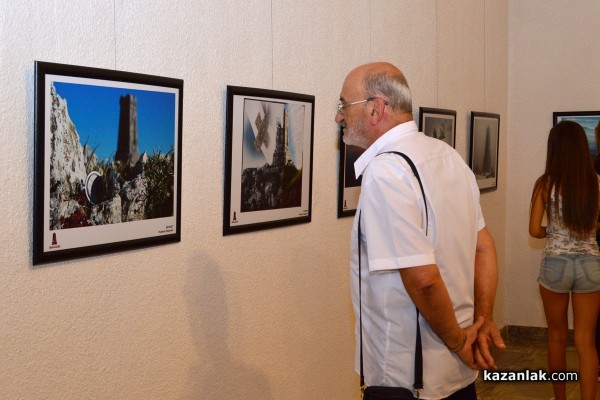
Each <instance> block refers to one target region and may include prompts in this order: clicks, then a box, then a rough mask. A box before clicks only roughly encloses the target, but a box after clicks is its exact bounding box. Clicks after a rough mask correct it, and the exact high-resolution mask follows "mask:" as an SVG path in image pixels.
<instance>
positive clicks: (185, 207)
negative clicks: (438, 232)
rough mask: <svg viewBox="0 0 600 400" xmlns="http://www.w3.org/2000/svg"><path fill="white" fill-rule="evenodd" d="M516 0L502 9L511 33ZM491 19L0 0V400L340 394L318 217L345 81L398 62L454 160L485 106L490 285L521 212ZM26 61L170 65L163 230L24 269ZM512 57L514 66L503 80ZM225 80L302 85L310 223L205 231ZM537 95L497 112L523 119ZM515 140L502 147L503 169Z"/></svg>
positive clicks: (345, 304)
mask: <svg viewBox="0 0 600 400" xmlns="http://www.w3.org/2000/svg"><path fill="white" fill-rule="evenodd" d="M588 3H590V4H589V5H590V7H591V3H592V1H589V2H588ZM528 4H529V3H528ZM565 7H566V6H565ZM525 8H528V6H525V5H523V6H520V5H513V6H512V11H513V12H512V14H511V15H512V16H513V17H514V18H515V20H516V22H514V23H513V25H516V28H517V29H516V32H513V35H517V37H516V39H517V40H525V38H524V37H522V36H525V35H526V34H528V33H529V32H520V31H519V29H520V30H524V29H525V26H524V25H526V23H527V22H528V21H525V20H521V18H523V17H521V16H520V15H519V13H518V12H517V11H520V10H521V9H525ZM539 8H545V6H544V5H543V3H541V2H539V5H538V6H537V7H536V8H534V9H532V10H531V11H534V10H537V9H539ZM563 8H564V7H563ZM559 10H560V9H559ZM507 15H508V4H507V3H506V2H504V1H495V0H460V1H454V2H446V1H436V0H425V1H422V0H404V1H389V0H331V1H326V2H323V1H315V0H307V1H300V2H299V1H293V0H248V1H237V0H224V1H220V2H214V1H206V0H194V1H192V0H179V1H159V0H155V1H121V0H112V1H84V0H54V1H51V0H48V1H16V0H0V74H1V75H0V87H1V88H2V96H0V131H1V132H2V135H3V136H2V137H3V145H2V146H1V147H0V155H1V157H0V170H1V171H2V173H0V185H1V187H2V190H1V191H0V204H1V205H2V207H0V218H1V220H2V221H4V224H3V225H4V229H3V232H2V235H0V251H1V253H2V257H1V260H0V298H1V301H0V360H1V362H0V382H1V384H0V398H1V399H27V400H28V399H57V400H58V399H60V400H66V399H81V398H88V399H157V400H158V399H161V400H162V399H259V398H260V399H277V400H292V399H298V400H299V399H340V400H347V399H353V398H354V399H358V398H359V391H358V390H357V386H358V378H357V376H356V374H355V373H354V371H353V359H354V355H353V350H354V337H353V324H354V317H353V315H352V310H351V305H350V296H349V291H348V277H347V268H348V259H349V257H348V249H349V231H350V226H351V223H352V219H351V218H345V219H337V218H336V215H337V209H336V207H337V169H338V164H337V163H338V156H337V151H338V149H337V136H336V132H337V130H336V125H335V122H334V112H335V106H336V103H337V99H338V96H339V91H340V88H341V84H342V81H343V78H344V76H345V75H346V73H347V72H348V71H349V70H350V69H351V68H353V67H355V66H356V65H358V64H362V63H365V62H368V61H375V60H389V61H391V62H393V63H395V64H397V65H398V66H399V67H400V68H402V69H403V70H404V72H405V74H406V76H407V78H408V81H409V83H410V85H411V87H412V90H413V92H414V108H415V111H418V108H419V107H420V106H426V107H441V108H451V109H455V110H457V115H458V119H457V138H456V143H457V146H456V147H457V149H458V150H459V152H460V153H461V155H463V156H464V158H465V159H467V155H468V147H469V144H468V143H469V140H468V125H469V113H470V111H472V110H475V111H489V112H497V113H500V114H501V115H502V121H501V124H500V127H501V133H500V137H501V139H500V143H501V145H500V152H501V154H500V167H499V171H500V172H499V188H498V190H497V191H493V192H488V193H485V194H484V195H483V196H482V204H483V207H484V213H485V215H486V218H487V221H488V226H489V228H490V230H491V231H492V233H493V234H494V236H495V237H496V240H497V246H498V250H499V258H500V260H501V271H502V273H501V279H502V280H503V282H504V280H506V279H507V278H506V274H504V272H503V269H504V262H503V259H504V255H505V254H506V252H505V243H504V242H505V232H506V231H507V227H510V226H512V225H514V224H521V223H524V219H523V218H524V217H523V215H522V214H523V211H522V210H521V209H519V211H518V212H516V211H515V210H514V209H513V210H511V211H513V212H512V213H510V212H509V213H507V211H506V199H507V197H509V196H508V190H509V189H508V188H510V185H508V184H507V180H508V179H507V175H509V174H508V173H507V167H506V159H507V155H506V154H507V150H506V149H507V145H506V143H507V140H506V138H507V136H508V137H509V138H510V137H512V134H509V133H508V130H507V126H508V125H509V124H508V123H505V121H507V120H508V119H509V115H508V112H507V105H508V99H507V91H508V87H509V85H508V72H507V71H508V69H507V65H508V60H509V57H508V47H509V41H508V26H509V24H508V22H507ZM551 15H554V16H558V15H560V14H559V11H553V12H552V14H551ZM546 18H548V17H546ZM586 21H587V20H586ZM587 22H589V23H591V22H592V21H591V19H590V20H589V21H587ZM511 26H512V25H511ZM536 26H537V27H538V29H539V31H532V32H531V33H535V34H536V35H543V34H544V33H546V32H547V30H548V28H542V24H539V25H536ZM530 29H531V28H530ZM565 29H566V28H565ZM580 29H583V28H580ZM512 38H514V36H512ZM555 42H556V40H552V41H551V42H549V43H548V44H547V46H548V47H547V48H546V50H547V49H549V48H550V46H551V45H552V44H553V43H555ZM527 43H529V45H527ZM528 46H529V47H528ZM531 48H536V47H535V44H534V42H533V41H531V42H525V43H524V44H518V45H515V51H517V54H516V55H517V56H519V57H520V58H521V59H523V60H521V61H524V62H527V56H526V53H527V52H528V51H529V50H531ZM546 57H548V56H546ZM35 60H41V61H49V62H58V63H65V64H75V65H84V66H91V67H99V68H107V69H117V70H124V71H131V72H137V73H144V74H153V75H160V76H168V77H175V78H181V79H184V81H185V87H184V110H183V172H182V178H183V182H182V190H183V191H182V242H181V243H179V244H173V245H166V246H159V247H152V248H148V249H144V250H134V251H129V252H122V253H118V254H112V255H106V256H98V257H92V258H87V259H78V260H73V261H68V262H60V263H53V264H47V265H43V266H41V267H39V268H37V267H36V268H34V267H32V265H31V251H32V206H33V149H34V130H33V122H34V121H33V114H34V110H33V104H34V76H33V72H34V61H35ZM596 60H597V59H596ZM531 63H532V67H533V60H531ZM535 63H536V65H537V66H538V67H540V65H539V61H537V60H536V61H535ZM544 66H545V65H544ZM597 67H598V65H597V62H596V70H598V68H597ZM589 68H591V66H590V67H589ZM527 72H529V71H524V70H521V69H516V68H513V69H512V73H513V74H514V75H515V76H514V79H515V80H516V81H515V82H516V83H517V84H516V85H515V84H513V85H511V88H512V89H513V90H515V91H519V90H524V89H525V88H522V87H521V84H520V83H519V82H521V81H522V80H527V79H529V78H530V77H531V75H532V74H531V73H527ZM589 78H590V79H589V80H588V81H586V83H589V82H591V81H592V77H591V76H589ZM521 83H522V82H521ZM227 85H238V86H250V87H257V88H266V89H275V90H284V91H291V92H300V93H307V94H312V95H315V96H316V104H315V126H314V128H315V132H314V160H313V168H314V173H313V204H312V206H313V218H312V222H311V223H310V224H303V225H297V226H292V227H285V228H279V229H273V230H268V231H260V232H254V233H247V234H240V235H233V236H228V237H223V236H222V234H221V233H222V212H223V206H222V201H223V200H222V199H223V174H224V143H225V104H226V101H225V100H226V99H225V93H226V92H225V91H226V86H227ZM540 85H541V86H545V84H543V85H542V84H541V82H540ZM583 86H585V85H583ZM545 87H547V86H545ZM566 89H568V88H567V87H566V86H565V85H563V86H561V90H566ZM515 95H519V96H521V93H519V92H517V93H515ZM525 95H526V94H523V96H525ZM557 97H558V96H557ZM538 100H539V98H537V97H536V98H535V100H534V101H531V102H527V103H522V102H521V100H520V99H519V102H518V103H517V104H514V103H511V104H512V106H513V107H512V108H511V110H512V111H513V112H514V113H515V114H516V115H517V117H521V118H520V119H525V121H524V122H528V123H532V122H533V121H535V119H533V120H528V119H526V118H531V110H532V108H533V107H535V106H536V103H537V102H538ZM524 105H525V106H527V107H523V106H524ZM567 105H570V104H564V106H565V107H566V106H567ZM584 105H587V103H586V102H584V101H581V102H580V103H579V104H575V105H574V106H579V107H583V106H584ZM527 110H529V111H527ZM415 118H418V116H417V115H416V114H415ZM537 120H541V123H537V124H536V126H538V127H539V126H546V125H547V124H546V125H544V124H545V123H546V121H547V116H546V113H545V114H544V115H543V117H540V118H537ZM538 122H539V121H538ZM532 131H533V129H532ZM517 132H518V134H517V133H515V135H517V137H519V138H521V137H524V136H526V135H525V134H523V133H522V126H518V130H517ZM525 133H527V132H525ZM539 134H540V135H542V136H543V134H542V133H539ZM525 145H526V143H525V144H524V146H523V148H520V147H519V146H515V145H513V147H512V148H511V149H512V150H516V154H514V155H511V157H510V159H511V161H512V163H513V167H512V168H513V169H514V168H518V166H521V167H522V166H523V165H524V164H526V162H527V158H528V155H527V154H523V153H524V151H525V148H526V146H525ZM519 154H520V156H518V155H519ZM536 165H537V164H536ZM540 165H541V164H540ZM513 169H511V174H512V179H515V180H517V181H519V180H527V182H524V183H525V186H528V185H529V183H531V182H532V180H533V176H531V177H529V176H527V177H525V178H523V177H519V176H517V172H516V170H513ZM515 190H516V194H517V195H520V191H519V187H518V185H517V186H516V188H515ZM527 190H528V189H527ZM527 190H525V191H527ZM511 196H512V195H511ZM509 204H510V202H509ZM513 208H517V207H516V206H515V205H513ZM525 211H526V210H525ZM507 215H510V218H508V217H507ZM507 237H508V236H507ZM522 242H523V243H525V242H526V238H523V239H522ZM523 243H522V244H520V245H519V246H516V245H515V248H516V249H519V248H522V247H525V244H523ZM511 260H512V258H511ZM516 261H519V260H518V259H517V260H516ZM515 267H516V265H515V266H513V269H514V268H515ZM510 281H512V278H510ZM503 286H504V283H502V284H501V288H503ZM507 286H508V285H507ZM503 290H504V289H502V290H500V291H499V293H498V301H497V310H498V312H497V315H498V318H499V321H500V324H501V325H502V324H503V323H504V321H503V317H502V309H503V308H504V307H505V306H504V305H505V304H506V308H509V309H510V308H512V303H511V302H512V300H505V295H504V292H503ZM507 290H508V288H507ZM528 317H529V316H527V315H525V316H524V317H523V318H525V319H527V318H528ZM513 318H515V320H516V316H513Z"/></svg>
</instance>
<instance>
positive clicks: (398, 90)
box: [363, 72, 412, 113]
mask: <svg viewBox="0 0 600 400" xmlns="http://www.w3.org/2000/svg"><path fill="white" fill-rule="evenodd" d="M363 89H364V92H365V96H366V97H382V98H384V99H385V100H387V102H388V105H389V106H390V107H391V108H392V110H394V111H405V112H408V113H412V96H411V94H410V88H409V87H408V82H406V78H404V75H402V74H391V73H389V72H378V73H374V74H368V75H367V76H365V78H364V82H363Z"/></svg>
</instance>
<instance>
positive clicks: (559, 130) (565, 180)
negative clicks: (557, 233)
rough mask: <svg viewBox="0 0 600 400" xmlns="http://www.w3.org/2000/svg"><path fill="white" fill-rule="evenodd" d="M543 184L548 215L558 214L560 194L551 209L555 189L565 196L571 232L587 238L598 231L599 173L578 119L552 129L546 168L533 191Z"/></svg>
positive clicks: (564, 209) (565, 215)
mask: <svg viewBox="0 0 600 400" xmlns="http://www.w3.org/2000/svg"><path fill="white" fill-rule="evenodd" d="M546 185H547V186H546ZM543 188H547V193H548V201H547V202H546V215H547V216H548V219H552V218H558V206H559V196H558V195H557V196H555V199H554V213H551V211H550V210H551V204H550V194H551V193H552V191H553V190H556V193H557V194H560V195H561V197H562V215H563V223H564V225H565V227H566V228H567V229H568V230H569V233H570V234H571V236H573V237H575V238H584V237H588V236H589V235H591V234H592V233H593V232H595V231H596V221H597V219H598V176H597V175H596V171H595V170H594V165H593V162H592V156H591V155H590V149H589V144H588V140H587V137H586V136H585V131H584V130H583V128H582V127H581V125H579V124H578V123H576V122H573V121H561V122H559V123H558V124H556V125H555V126H554V127H553V128H552V129H551V130H550V134H549V135H548V150H547V154H546V170H545V171H544V174H543V175H542V176H541V177H539V178H538V180H537V181H536V182H535V190H534V193H537V191H539V190H542V189H543ZM552 214H553V215H552Z"/></svg>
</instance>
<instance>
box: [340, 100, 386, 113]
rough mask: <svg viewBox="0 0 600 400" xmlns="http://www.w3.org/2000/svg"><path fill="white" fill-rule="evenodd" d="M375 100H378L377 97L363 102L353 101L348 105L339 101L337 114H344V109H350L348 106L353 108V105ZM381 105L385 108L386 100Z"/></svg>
mask: <svg viewBox="0 0 600 400" xmlns="http://www.w3.org/2000/svg"><path fill="white" fill-rule="evenodd" d="M376 99H378V97H369V98H368V99H365V100H359V101H353V102H350V103H346V102H343V101H340V102H339V103H338V106H337V107H338V112H339V113H340V114H342V113H343V112H344V109H346V107H350V106H353V105H355V104H362V103H366V102H369V101H373V100H376ZM383 104H385V105H386V106H387V105H388V102H387V101H386V100H384V101H383Z"/></svg>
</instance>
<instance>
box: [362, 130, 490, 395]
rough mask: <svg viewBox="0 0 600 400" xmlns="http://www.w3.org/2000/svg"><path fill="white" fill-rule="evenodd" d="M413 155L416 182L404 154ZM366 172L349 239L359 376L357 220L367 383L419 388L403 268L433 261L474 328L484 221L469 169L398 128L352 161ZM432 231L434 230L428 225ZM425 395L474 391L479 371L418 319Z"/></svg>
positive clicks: (452, 154)
mask: <svg viewBox="0 0 600 400" xmlns="http://www.w3.org/2000/svg"><path fill="white" fill-rule="evenodd" d="M388 151H400V152H402V153H405V154H406V155H407V156H409V157H410V158H411V159H412V161H413V162H414V164H415V165H416V168H417V170H418V171H419V175H420V177H421V180H422V183H423V186H424V191H425V197H426V200H427V214H426V213H425V203H424V201H423V196H422V194H421V189H420V187H419V184H418V181H417V180H416V178H415V176H414V175H413V173H412V171H411V169H410V167H409V166H408V164H407V163H406V162H405V161H404V160H403V159H402V158H401V157H400V156H398V155H396V154H390V153H387V152H388ZM355 171H356V175H357V176H359V175H362V183H361V194H360V199H359V203H358V209H357V217H356V218H355V221H354V226H353V230H352V238H351V240H352V241H351V260H350V263H351V271H350V272H351V274H350V275H351V279H350V282H351V289H352V290H351V292H352V300H353V305H354V310H355V313H356V319H357V327H356V329H357V331H356V334H357V336H356V338H357V352H356V353H357V357H356V368H357V371H359V357H358V354H359V345H360V336H359V331H358V329H359V326H358V315H359V314H358V312H359V307H360V303H359V296H358V240H357V237H358V225H357V224H358V219H359V215H360V222H361V234H362V236H361V240H360V246H361V271H362V272H361V278H362V324H363V357H364V373H365V381H366V383H367V385H384V386H404V387H412V384H413V381H412V380H413V376H414V375H413V374H414V367H413V365H414V350H415V348H414V345H415V337H416V334H415V332H416V309H415V306H414V304H413V303H412V301H411V299H410V297H409V296H408V293H407V292H406V289H405V288H404V286H403V284H402V280H401V278H400V274H399V273H398V270H399V269H400V268H409V267H415V266H421V265H428V264H436V265H437V266H438V268H439V269H440V273H441V275H442V279H443V280H444V283H445V285H446V287H447V288H448V292H449V294H450V298H451V300H452V303H453V306H454V311H455V315H456V318H457V320H458V322H459V324H460V325H461V326H468V325H470V324H472V321H473V311H474V293H473V287H474V265H475V246H476V243H477V233H478V232H479V230H481V229H483V227H484V226H485V222H484V219H483V216H482V213H481V208H480V206H479V189H478V187H477V184H476V182H475V178H474V175H473V173H472V172H471V170H470V169H469V168H468V166H467V165H466V164H465V162H464V161H463V159H462V158H461V157H460V155H459V154H458V153H457V152H456V151H455V150H454V149H453V148H452V147H450V146H448V145H447V144H446V143H444V142H442V141H440V140H438V139H432V138H429V137H427V136H425V135H424V134H422V133H420V132H418V129H417V126H416V124H415V123H414V121H411V122H407V123H404V124H401V125H399V126H397V127H395V128H393V129H392V130H390V131H389V132H387V133H386V134H384V135H383V136H382V137H380V138H379V139H378V140H377V141H376V142H375V143H373V145H371V147H369V148H368V149H367V150H366V151H365V152H364V153H363V154H362V156H361V157H360V158H359V159H358V160H357V161H356V163H355ZM426 225H427V226H426ZM421 334H422V341H423V357H424V371H423V374H424V375H423V376H424V386H425V388H424V391H423V392H422V393H421V398H423V399H428V398H443V397H446V396H448V395H450V394H452V393H454V392H455V391H457V390H459V389H462V388H463V387H465V386H467V385H469V384H471V383H472V382H473V381H474V380H475V379H476V377H477V372H475V371H472V370H471V369H469V368H468V367H467V366H465V365H464V364H463V363H462V362H461V361H460V359H459V358H458V357H457V356H456V355H455V354H453V353H451V352H450V351H449V350H448V349H447V348H446V346H445V344H444V343H443V342H442V340H441V339H440V338H439V337H438V336H437V335H436V334H435V333H434V332H433V331H432V329H431V327H430V326H429V324H427V323H426V321H424V320H423V319H421Z"/></svg>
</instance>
